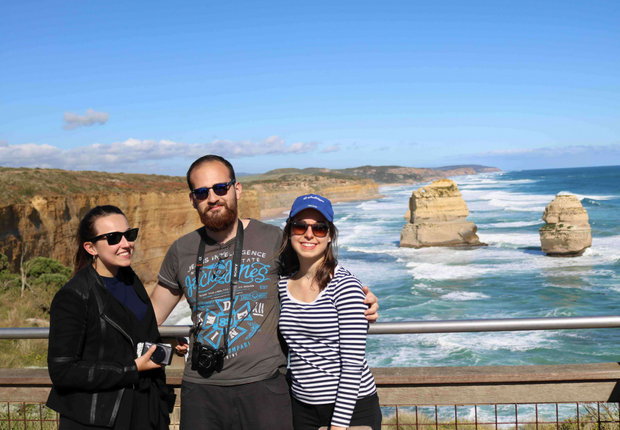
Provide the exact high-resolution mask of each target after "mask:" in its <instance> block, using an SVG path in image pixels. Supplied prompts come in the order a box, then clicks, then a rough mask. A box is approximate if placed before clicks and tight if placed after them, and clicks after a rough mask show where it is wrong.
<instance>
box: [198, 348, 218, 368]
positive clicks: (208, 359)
mask: <svg viewBox="0 0 620 430" xmlns="http://www.w3.org/2000/svg"><path fill="white" fill-rule="evenodd" d="M214 358H215V357H214V356H213V352H212V351H203V353H202V354H200V357H199V359H198V366H200V367H201V368H202V369H204V370H211V367H213V366H214V365H215V362H214Z"/></svg>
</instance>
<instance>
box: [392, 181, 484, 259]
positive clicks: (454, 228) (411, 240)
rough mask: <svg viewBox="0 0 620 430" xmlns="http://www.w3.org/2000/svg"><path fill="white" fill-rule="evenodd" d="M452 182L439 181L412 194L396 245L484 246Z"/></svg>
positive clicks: (422, 246)
mask: <svg viewBox="0 0 620 430" xmlns="http://www.w3.org/2000/svg"><path fill="white" fill-rule="evenodd" d="M468 215H469V210H468V209H467V205H466V204H465V201H464V200H463V197H462V196H461V192H460V191H459V189H458V187H457V186H456V183H454V182H453V181H451V180H449V179H439V180H437V181H434V182H433V183H432V184H430V185H427V186H426V187H422V188H419V189H418V190H417V191H414V192H413V194H412V195H411V198H410V199H409V211H408V212H407V214H406V215H405V218H406V219H407V224H405V226H404V227H403V230H402V232H401V234H400V246H401V247H407V248H424V247H430V246H484V245H485V244H484V243H481V242H480V239H479V238H478V235H477V234H476V231H477V230H478V228H477V227H476V225H475V224H474V223H473V222H472V221H467V220H466V218H467V216H468Z"/></svg>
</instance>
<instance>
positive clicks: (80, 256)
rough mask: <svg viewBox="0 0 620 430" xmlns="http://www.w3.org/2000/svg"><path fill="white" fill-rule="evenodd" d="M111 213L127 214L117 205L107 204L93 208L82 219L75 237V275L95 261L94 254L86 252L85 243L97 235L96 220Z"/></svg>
mask: <svg viewBox="0 0 620 430" xmlns="http://www.w3.org/2000/svg"><path fill="white" fill-rule="evenodd" d="M109 215H123V216H125V214H124V213H123V211H122V210H120V209H119V208H117V207H116V206H112V205H105V206H96V207H94V208H92V209H91V210H90V211H89V212H88V213H87V214H86V215H84V218H82V221H80V226H79V227H78V231H77V236H76V238H75V241H76V244H77V251H76V253H75V259H74V261H73V275H75V274H76V273H77V272H79V271H80V270H82V269H83V268H84V267H86V266H88V265H89V264H91V263H92V262H93V256H92V255H90V254H89V253H88V252H86V250H85V249H84V243H85V242H88V241H89V240H90V239H92V238H93V237H95V236H97V231H96V230H95V222H97V220H98V219H99V218H103V217H106V216H109Z"/></svg>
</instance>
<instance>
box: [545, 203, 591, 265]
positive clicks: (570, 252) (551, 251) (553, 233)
mask: <svg viewBox="0 0 620 430" xmlns="http://www.w3.org/2000/svg"><path fill="white" fill-rule="evenodd" d="M543 221H545V222H546V223H547V224H546V225H544V226H542V227H541V228H540V244H541V245H542V250H543V252H545V253H546V254H547V255H549V256H552V257H576V256H579V255H581V254H583V252H584V251H585V250H586V249H587V248H589V247H590V246H592V229H591V228H590V223H589V222H588V211H586V210H585V209H584V208H583V206H582V205H581V202H580V201H579V199H578V198H577V197H576V196H573V195H557V196H555V199H553V201H551V203H549V204H548V205H547V207H545V212H544V214H543Z"/></svg>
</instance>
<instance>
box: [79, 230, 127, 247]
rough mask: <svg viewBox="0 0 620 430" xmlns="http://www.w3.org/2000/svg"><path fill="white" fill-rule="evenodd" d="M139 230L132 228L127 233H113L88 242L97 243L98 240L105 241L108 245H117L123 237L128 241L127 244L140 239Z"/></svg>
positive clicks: (101, 235)
mask: <svg viewBox="0 0 620 430" xmlns="http://www.w3.org/2000/svg"><path fill="white" fill-rule="evenodd" d="M138 230H139V229H137V228H130V229H129V230H127V231H113V232H111V233H106V234H100V235H99V236H97V237H93V238H92V239H90V240H87V242H93V243H95V242H97V241H98V240H101V239H105V240H107V241H108V245H117V244H119V243H120V241H121V239H122V238H123V236H125V239H127V242H135V241H136V239H137V238H138Z"/></svg>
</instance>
